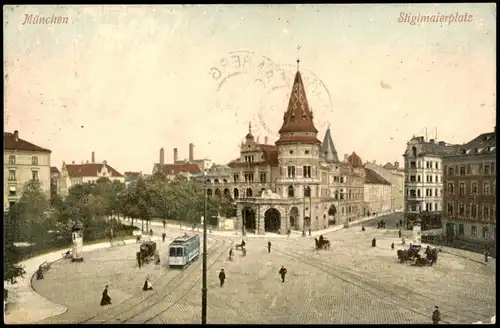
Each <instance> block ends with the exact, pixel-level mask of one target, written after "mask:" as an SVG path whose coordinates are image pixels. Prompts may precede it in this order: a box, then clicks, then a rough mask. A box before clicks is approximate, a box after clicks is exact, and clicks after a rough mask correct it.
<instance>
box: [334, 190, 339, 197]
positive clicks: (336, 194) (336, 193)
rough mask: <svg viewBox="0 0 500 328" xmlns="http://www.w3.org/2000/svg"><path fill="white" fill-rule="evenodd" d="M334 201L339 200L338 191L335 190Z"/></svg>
mask: <svg viewBox="0 0 500 328" xmlns="http://www.w3.org/2000/svg"><path fill="white" fill-rule="evenodd" d="M335 199H339V191H338V190H335Z"/></svg>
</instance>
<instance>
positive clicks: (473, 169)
mask: <svg viewBox="0 0 500 328" xmlns="http://www.w3.org/2000/svg"><path fill="white" fill-rule="evenodd" d="M470 169H471V174H472V175H477V174H478V172H479V165H478V164H471V166H470Z"/></svg>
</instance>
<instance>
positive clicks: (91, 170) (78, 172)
mask: <svg viewBox="0 0 500 328" xmlns="http://www.w3.org/2000/svg"><path fill="white" fill-rule="evenodd" d="M65 166H66V170H67V171H68V175H69V176H70V177H73V178H77V177H96V176H98V174H97V173H98V172H100V171H101V170H102V168H103V166H106V169H107V170H108V172H109V173H110V175H111V177H113V178H120V177H123V175H121V174H120V173H119V172H118V171H117V170H115V169H114V168H112V167H111V166H109V165H108V164H103V163H86V164H65Z"/></svg>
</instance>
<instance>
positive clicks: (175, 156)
mask: <svg viewBox="0 0 500 328" xmlns="http://www.w3.org/2000/svg"><path fill="white" fill-rule="evenodd" d="M175 163H177V148H174V164H175Z"/></svg>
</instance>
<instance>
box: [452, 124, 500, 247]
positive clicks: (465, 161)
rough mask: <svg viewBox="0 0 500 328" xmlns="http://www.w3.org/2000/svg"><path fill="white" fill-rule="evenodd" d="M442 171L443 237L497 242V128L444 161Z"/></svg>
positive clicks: (465, 145) (472, 141)
mask: <svg viewBox="0 0 500 328" xmlns="http://www.w3.org/2000/svg"><path fill="white" fill-rule="evenodd" d="M443 171H444V180H443V185H444V195H443V202H444V204H445V210H444V213H443V227H444V229H443V232H444V234H445V235H446V236H447V237H448V238H449V239H451V240H453V239H455V238H460V239H466V240H473V241H482V242H496V128H495V130H494V132H490V133H483V134H481V135H479V136H478V137H477V138H475V139H473V140H471V141H470V142H468V143H466V144H464V145H461V146H460V148H459V149H458V150H457V152H456V153H455V154H453V155H451V156H446V157H444V158H443Z"/></svg>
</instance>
